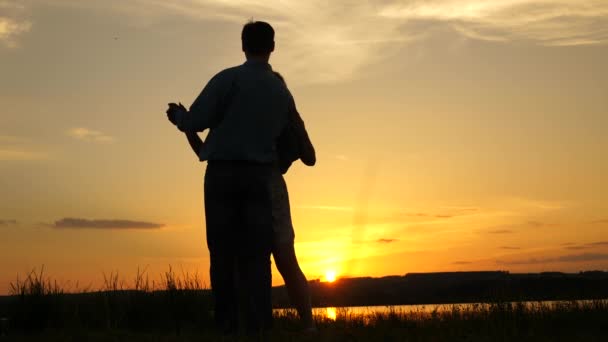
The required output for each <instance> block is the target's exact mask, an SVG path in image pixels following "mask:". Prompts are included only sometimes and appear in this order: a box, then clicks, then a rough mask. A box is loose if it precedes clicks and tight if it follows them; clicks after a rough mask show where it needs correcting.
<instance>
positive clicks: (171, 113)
mask: <svg viewBox="0 0 608 342" xmlns="http://www.w3.org/2000/svg"><path fill="white" fill-rule="evenodd" d="M178 112H188V110H187V109H186V107H184V105H183V104H182V103H181V102H180V103H179V104H175V103H173V102H172V103H169V108H168V109H167V111H166V113H167V119H169V121H171V123H172V124H174V125H177V115H176V113H178Z"/></svg>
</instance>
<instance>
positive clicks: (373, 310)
mask: <svg viewBox="0 0 608 342" xmlns="http://www.w3.org/2000/svg"><path fill="white" fill-rule="evenodd" d="M606 300H608V299H605V300H602V301H606ZM592 302H593V301H591V300H577V301H535V302H533V301H529V302H511V303H503V304H505V305H509V304H511V305H522V304H523V305H525V306H526V307H527V308H554V307H557V306H560V305H570V304H572V303H577V304H589V303H592ZM492 305H496V304H488V303H458V304H424V305H382V306H346V307H325V308H313V309H312V311H313V315H314V316H316V317H319V318H325V319H329V320H333V321H335V320H337V319H339V318H362V319H365V318H369V317H371V316H373V315H376V314H389V313H396V314H402V315H408V314H418V315H420V314H430V313H433V312H445V311H454V310H459V311H466V310H475V311H477V310H488V309H489V308H490V307H491V306H492ZM275 313H276V314H278V315H282V314H292V313H293V314H295V310H294V309H275Z"/></svg>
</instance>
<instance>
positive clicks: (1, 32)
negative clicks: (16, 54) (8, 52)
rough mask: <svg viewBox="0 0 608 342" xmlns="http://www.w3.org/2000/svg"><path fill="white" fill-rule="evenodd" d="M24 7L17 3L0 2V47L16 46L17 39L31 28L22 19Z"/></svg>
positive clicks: (28, 22)
mask: <svg viewBox="0 0 608 342" xmlns="http://www.w3.org/2000/svg"><path fill="white" fill-rule="evenodd" d="M24 12H25V6H24V5H23V4H22V3H20V2H19V1H0V46H2V45H4V46H5V47H8V48H14V47H17V46H18V42H17V38H18V37H19V36H21V35H23V34H24V33H27V32H29V31H30V29H31V28H32V23H31V22H30V21H29V20H28V19H26V18H24Z"/></svg>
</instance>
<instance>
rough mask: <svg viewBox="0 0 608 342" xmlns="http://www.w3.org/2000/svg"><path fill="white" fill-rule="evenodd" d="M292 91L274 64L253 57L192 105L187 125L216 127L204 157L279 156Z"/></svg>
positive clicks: (260, 158)
mask: <svg viewBox="0 0 608 342" xmlns="http://www.w3.org/2000/svg"><path fill="white" fill-rule="evenodd" d="M290 101H291V94H290V93H289V90H287V87H285V85H284V83H283V82H281V80H280V79H278V78H277V77H276V76H275V75H274V74H273V72H272V69H271V67H270V65H269V64H267V63H263V62H253V61H248V62H246V63H245V64H243V65H240V66H236V67H233V68H229V69H226V70H223V71H221V72H220V73H218V74H217V75H215V76H214V77H213V78H212V79H211V81H209V83H208V84H207V86H206V87H205V89H203V91H202V93H201V94H200V95H199V97H198V98H197V99H196V101H195V102H194V103H193V104H192V106H191V107H190V113H189V116H191V117H192V120H184V121H183V122H182V124H181V125H179V126H180V129H182V130H196V131H202V130H203V129H206V128H210V131H209V135H208V136H207V139H206V141H205V144H204V146H203V148H202V150H201V151H200V153H199V158H200V159H201V160H232V161H236V160H240V161H251V162H259V163H271V162H274V161H276V160H277V153H276V140H277V138H278V136H279V135H280V133H281V131H282V129H283V128H284V127H285V125H286V123H287V120H288V111H289V104H290Z"/></svg>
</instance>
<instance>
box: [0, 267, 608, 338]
mask: <svg viewBox="0 0 608 342" xmlns="http://www.w3.org/2000/svg"><path fill="white" fill-rule="evenodd" d="M105 280H106V281H105V285H104V288H102V289H99V290H98V291H94V292H93V291H90V290H88V291H82V292H81V293H66V292H65V291H64V290H63V289H62V288H61V287H60V286H59V285H57V284H56V283H55V282H53V281H52V280H51V279H49V278H45V277H44V276H43V274H42V272H40V273H35V272H32V274H30V275H29V276H28V277H26V278H25V279H24V280H22V281H16V282H14V283H13V284H12V292H13V293H12V294H13V296H11V297H5V298H3V299H2V301H1V302H0V318H4V320H3V321H2V322H1V327H0V328H1V333H2V334H3V335H4V336H2V337H0V341H233V340H235V341H240V340H252V338H245V337H228V338H226V337H222V336H220V335H217V334H214V333H213V330H212V313H211V310H210V309H211V301H210V299H211V298H210V295H209V291H206V290H205V289H204V286H203V284H202V282H200V281H198V278H197V277H196V276H192V275H187V274H179V275H178V274H176V273H175V272H174V271H173V270H171V269H170V270H169V271H168V272H166V273H165V274H164V277H163V281H162V282H161V283H160V284H154V285H152V284H150V282H149V281H147V278H146V277H145V276H144V275H143V273H142V274H139V272H138V275H137V277H136V279H135V281H134V282H133V284H132V285H131V287H132V289H129V290H126V289H124V284H123V283H122V282H121V281H119V277H118V275H117V274H111V275H108V276H106V277H105ZM316 320H317V325H318V327H319V332H318V333H316V334H312V335H311V334H308V335H307V334H302V333H299V326H298V320H297V317H296V315H295V313H294V312H293V311H291V310H286V311H281V312H278V313H277V314H276V316H275V327H274V329H273V330H272V331H271V332H269V333H267V334H266V335H264V336H262V337H260V338H253V340H259V339H261V340H264V341H608V301H605V300H595V301H570V302H557V303H551V304H548V303H541V302H539V303H536V304H532V305H530V304H524V303H520V304H518V303H515V304H513V303H487V304H478V305H472V306H470V305H467V306H453V307H450V309H449V310H438V311H433V312H425V311H400V310H397V309H394V310H389V311H387V312H383V313H373V312H371V313H369V314H367V315H360V314H354V313H353V312H350V311H349V310H348V309H340V308H338V309H337V310H336V316H335V319H334V318H333V317H331V318H330V317H328V316H326V315H323V316H321V315H318V316H317V317H316Z"/></svg>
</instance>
